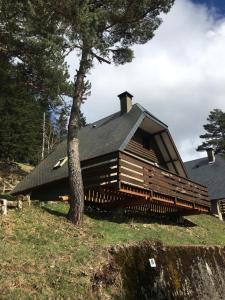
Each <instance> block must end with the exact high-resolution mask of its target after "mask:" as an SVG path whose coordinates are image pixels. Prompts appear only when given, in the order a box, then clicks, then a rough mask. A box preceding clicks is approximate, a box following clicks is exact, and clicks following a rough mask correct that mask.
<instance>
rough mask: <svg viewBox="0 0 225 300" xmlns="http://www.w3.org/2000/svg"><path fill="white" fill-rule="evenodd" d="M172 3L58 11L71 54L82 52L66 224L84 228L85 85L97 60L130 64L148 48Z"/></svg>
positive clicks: (114, 3)
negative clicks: (137, 51) (137, 49)
mask: <svg viewBox="0 0 225 300" xmlns="http://www.w3.org/2000/svg"><path fill="white" fill-rule="evenodd" d="M173 2H174V1H173V0H157V1H155V0H140V1H133V0H111V1H103V0H98V1H96V0H85V1H75V0H67V1H64V2H63V3H61V5H60V4H59V6H58V8H57V11H58V12H59V11H60V12H61V15H62V16H63V17H64V21H63V22H64V24H65V25H67V31H66V32H65V36H66V40H67V44H68V48H69V49H77V50H78V52H79V66H78V70H77V73H76V76H75V80H74V88H73V103H72V108H71V114H70V119H69V125H68V142H67V145H68V146H67V148H68V168H69V182H70V194H71V200H70V209H69V212H68V218H69V219H70V220H71V221H72V222H73V223H74V224H76V225H80V224H82V218H83V207H84V191H83V183H82V176H81V169H80V160H79V148H78V147H79V140H78V131H79V124H80V108H81V104H82V103H83V101H84V100H85V99H86V97H87V95H88V92H89V91H90V83H89V82H88V80H86V76H87V74H88V72H89V71H90V70H91V68H92V67H93V61H94V59H96V60H97V61H99V62H100V63H111V62H113V63H115V64H116V65H119V64H125V63H128V62H131V61H132V59H133V57H134V55H133V50H132V48H131V47H132V46H133V45H135V44H145V43H147V42H148V41H149V40H150V39H151V38H152V37H153V36H154V31H155V30H156V29H157V28H158V26H159V25H160V23H161V19H160V14H161V13H167V12H168V11H169V9H170V8H171V6H172V4H173Z"/></svg>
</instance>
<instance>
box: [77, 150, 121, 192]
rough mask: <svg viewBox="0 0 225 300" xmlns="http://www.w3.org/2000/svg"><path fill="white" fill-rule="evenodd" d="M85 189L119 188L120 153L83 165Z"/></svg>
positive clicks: (95, 159) (86, 162) (94, 159)
mask: <svg viewBox="0 0 225 300" xmlns="http://www.w3.org/2000/svg"><path fill="white" fill-rule="evenodd" d="M81 169H82V176H83V183H84V187H85V189H89V188H94V187H104V186H108V187H109V186H110V187H115V186H118V153H111V154H107V155H103V156H101V157H97V158H93V159H90V160H87V161H84V162H82V163H81Z"/></svg>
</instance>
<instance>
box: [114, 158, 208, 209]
mask: <svg viewBox="0 0 225 300" xmlns="http://www.w3.org/2000/svg"><path fill="white" fill-rule="evenodd" d="M119 179H120V185H121V191H122V192H125V193H130V194H132V195H137V196H138V195H142V196H143V197H145V198H148V197H149V198H151V199H152V200H159V201H162V202H164V203H168V204H174V205H177V206H180V207H184V208H188V209H199V210H203V211H204V210H205V211H209V207H210V200H209V196H208V190H207V188H206V187H204V186H202V185H199V184H197V183H195V182H193V181H190V180H188V179H186V178H183V177H181V176H178V175H175V174H172V173H170V172H167V171H165V170H164V169H161V168H159V167H156V166H153V165H151V164H150V163H149V164H148V163H145V162H143V161H141V160H139V159H136V158H134V157H132V156H130V155H128V154H127V153H120V157H119Z"/></svg>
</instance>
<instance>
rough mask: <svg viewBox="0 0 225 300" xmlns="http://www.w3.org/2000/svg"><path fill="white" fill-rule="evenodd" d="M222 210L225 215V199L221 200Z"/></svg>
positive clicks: (224, 215)
mask: <svg viewBox="0 0 225 300" xmlns="http://www.w3.org/2000/svg"><path fill="white" fill-rule="evenodd" d="M220 211H221V214H222V215H223V217H225V199H224V200H220Z"/></svg>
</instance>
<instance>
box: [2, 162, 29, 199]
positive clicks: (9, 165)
mask: <svg viewBox="0 0 225 300" xmlns="http://www.w3.org/2000/svg"><path fill="white" fill-rule="evenodd" d="M32 169H33V166H30V165H27V164H22V163H17V162H3V161H0V194H1V193H2V192H4V191H5V192H9V191H11V189H12V188H13V187H14V186H16V185H17V183H18V182H19V181H21V180H22V179H23V178H24V177H25V176H26V175H27V174H28V173H30V171H31V170H32Z"/></svg>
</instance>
